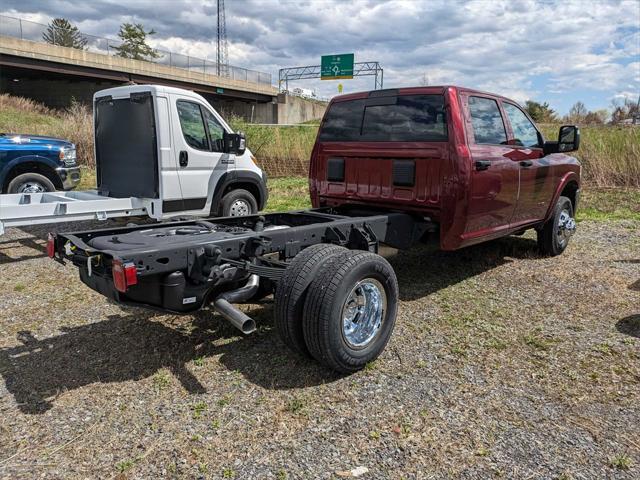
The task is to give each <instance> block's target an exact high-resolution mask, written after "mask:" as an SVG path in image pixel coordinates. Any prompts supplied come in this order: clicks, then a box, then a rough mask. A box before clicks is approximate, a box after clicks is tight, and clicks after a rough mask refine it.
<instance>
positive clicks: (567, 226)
mask: <svg viewBox="0 0 640 480" xmlns="http://www.w3.org/2000/svg"><path fill="white" fill-rule="evenodd" d="M575 230H576V222H575V219H574V218H573V204H572V203H571V200H570V199H569V198H567V197H560V198H558V201H557V202H556V205H555V207H554V209H553V214H552V215H551V218H550V219H549V220H548V221H547V222H546V223H545V224H544V225H543V226H542V228H540V229H538V250H539V251H540V253H541V254H543V255H547V256H550V257H554V256H556V255H560V254H561V253H562V252H564V251H565V250H566V248H567V246H568V245H569V240H570V239H571V236H572V235H573V233H574V232H575Z"/></svg>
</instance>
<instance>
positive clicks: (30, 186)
mask: <svg viewBox="0 0 640 480" xmlns="http://www.w3.org/2000/svg"><path fill="white" fill-rule="evenodd" d="M46 191H47V189H46V188H44V185H42V184H41V183H38V182H26V183H23V184H22V185H20V188H18V193H44V192H46Z"/></svg>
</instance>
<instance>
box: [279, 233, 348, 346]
mask: <svg viewBox="0 0 640 480" xmlns="http://www.w3.org/2000/svg"><path fill="white" fill-rule="evenodd" d="M346 251H348V250H347V249H346V248H344V247H340V246H338V245H330V244H326V243H321V244H319V245H312V246H310V247H308V248H305V249H304V250H302V251H301V252H300V253H298V255H296V256H295V257H294V259H293V260H292V261H291V264H290V265H289V266H288V267H287V270H286V271H285V274H284V276H283V277H282V279H281V280H280V281H279V282H278V285H277V287H276V292H275V295H274V303H275V305H274V307H275V308H274V310H275V325H276V330H277V331H278V335H279V336H280V338H281V339H282V341H283V342H284V343H285V344H286V345H287V346H288V347H289V348H291V350H293V351H295V352H298V353H300V354H301V355H305V356H307V357H308V356H309V350H307V346H306V344H305V342H304V334H303V332H302V311H303V308H304V301H305V298H306V296H307V291H308V289H309V285H310V284H311V281H312V280H313V277H314V276H315V275H317V273H318V271H319V269H320V267H321V265H322V264H323V262H325V261H327V260H328V259H330V258H332V257H333V256H334V255H338V254H340V253H344V252H346Z"/></svg>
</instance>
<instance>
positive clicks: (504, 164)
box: [309, 86, 580, 250]
mask: <svg viewBox="0 0 640 480" xmlns="http://www.w3.org/2000/svg"><path fill="white" fill-rule="evenodd" d="M388 92H389V93H388V94H385V92H384V91H382V92H380V91H378V92H377V93H376V97H375V99H374V102H377V103H374V105H378V104H379V103H384V100H383V101H382V102H380V100H379V99H380V98H381V97H382V98H384V97H385V95H387V96H388V97H394V96H397V97H402V96H419V95H442V96H443V97H444V109H443V111H444V115H445V117H446V130H447V138H446V140H440V141H428V142H426V141H425V142H422V141H411V142H406V141H400V142H399V141H370V139H369V140H367V141H323V140H322V139H321V132H322V129H323V127H324V125H325V122H326V120H327V115H328V112H329V111H330V109H331V107H332V106H333V105H334V104H338V103H340V102H349V101H367V99H368V98H370V95H371V94H373V93H374V92H363V93H356V94H350V95H343V96H340V97H335V98H334V99H333V100H332V101H331V103H330V105H329V107H328V108H327V113H326V114H325V117H324V119H323V121H322V123H321V126H320V129H319V133H318V138H317V140H316V144H315V146H314V149H313V153H312V156H311V162H310V167H309V187H310V192H311V200H312V204H313V206H314V207H321V206H334V207H338V206H345V205H354V206H357V205H360V206H366V207H368V208H383V209H390V210H398V211H404V212H411V213H414V214H416V215H420V216H423V217H428V218H429V219H431V220H432V221H434V222H436V223H438V224H439V226H440V246H441V248H442V249H444V250H455V249H457V248H461V247H464V246H467V245H471V244H474V243H479V242H482V241H486V240H490V239H493V238H497V237H501V236H505V235H509V234H511V233H514V232H517V231H520V230H523V229H525V228H531V227H536V226H539V225H541V224H542V223H544V221H545V220H546V219H547V218H548V217H549V215H550V213H551V210H552V208H551V207H552V206H553V205H554V204H555V201H556V200H557V197H558V196H559V195H560V194H561V193H562V192H563V190H564V189H565V188H570V189H571V191H573V192H576V191H577V190H578V189H579V185H580V164H579V162H578V161H577V160H576V159H575V158H574V157H571V156H569V155H566V154H561V153H556V154H550V155H546V156H545V155H544V154H543V149H542V147H541V144H540V146H533V147H524V146H520V145H519V144H518V142H517V141H516V137H515V134H514V127H513V126H512V125H511V122H510V120H509V116H508V115H507V114H506V112H505V105H506V104H510V106H507V107H508V108H511V109H513V107H515V108H517V109H518V110H521V109H520V107H519V106H518V105H517V103H515V102H513V101H512V100H509V99H507V98H504V97H501V96H499V95H493V94H488V93H485V92H478V91H475V90H470V89H466V88H459V87H453V86H443V87H416V88H402V89H398V90H391V91H388ZM414 98H415V97H414ZM470 98H472V99H474V101H475V100H476V99H477V98H481V99H485V100H491V101H495V103H496V104H497V106H498V108H499V111H500V114H501V116H502V121H503V123H504V131H505V135H506V141H505V142H502V143H500V144H487V143H486V142H484V143H481V142H476V140H475V138H474V130H473V125H472V117H471V113H470V108H469V99H470ZM376 99H377V100H376ZM521 111H522V110H521ZM522 113H524V115H526V112H524V111H522ZM527 118H528V119H529V120H530V121H531V119H530V118H529V117H528V116H527ZM389 121H390V122H391V121H392V120H389ZM531 123H533V122H532V121H531ZM538 132H539V131H538ZM539 138H540V139H542V136H541V134H539ZM542 140H543V139H542ZM330 162H338V164H339V165H340V166H342V168H343V176H342V177H340V178H331V176H330V175H329V163H330ZM476 162H485V163H486V164H487V165H489V167H487V168H486V169H484V168H477V167H476ZM403 168H404V169H406V168H410V169H411V168H413V181H412V182H404V181H403V182H398V181H397V180H398V175H402V169H403ZM574 204H575V201H574Z"/></svg>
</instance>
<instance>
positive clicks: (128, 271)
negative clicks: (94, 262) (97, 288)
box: [111, 260, 138, 293]
mask: <svg viewBox="0 0 640 480" xmlns="http://www.w3.org/2000/svg"><path fill="white" fill-rule="evenodd" d="M111 271H112V274H113V285H114V286H115V287H116V290H118V291H119V292H122V293H124V292H126V291H127V289H128V288H129V287H130V286H131V285H135V284H137V283H138V272H137V270H136V266H135V265H134V264H133V263H131V262H128V263H122V261H121V260H114V261H113V262H112V263H111Z"/></svg>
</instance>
